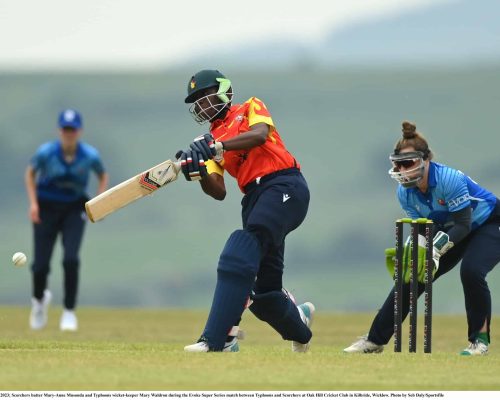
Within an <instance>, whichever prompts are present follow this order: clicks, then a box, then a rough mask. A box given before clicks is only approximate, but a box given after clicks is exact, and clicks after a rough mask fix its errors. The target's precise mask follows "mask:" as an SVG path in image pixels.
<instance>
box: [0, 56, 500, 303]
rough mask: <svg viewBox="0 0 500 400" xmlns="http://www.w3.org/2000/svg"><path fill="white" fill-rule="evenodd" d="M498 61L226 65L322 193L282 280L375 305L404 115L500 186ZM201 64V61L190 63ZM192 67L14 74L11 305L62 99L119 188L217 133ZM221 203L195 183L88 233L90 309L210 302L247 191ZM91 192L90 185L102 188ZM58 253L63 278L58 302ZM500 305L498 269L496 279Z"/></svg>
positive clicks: (2, 112)
mask: <svg viewBox="0 0 500 400" xmlns="http://www.w3.org/2000/svg"><path fill="white" fill-rule="evenodd" d="M499 66H500V65H493V66H487V67H478V66H474V67H463V68H441V69H440V68H432V69H425V68H418V69H413V70H412V69H409V68H404V69H403V68H399V69H398V68H394V69H366V68H365V69H363V68H358V69H353V68H351V69H347V68H346V69H339V70H332V69H314V68H313V67H312V66H309V67H305V66H297V67H296V68H292V69H290V70H287V71H279V72H278V71H271V72H269V71H265V70H243V69H229V70H224V69H222V68H221V69H222V70H223V71H224V73H225V74H226V75H228V76H229V77H230V78H231V79H232V81H233V82H234V90H235V93H236V99H237V101H245V100H246V99H247V98H249V97H250V96H254V95H255V96H258V97H259V98H261V99H262V100H263V101H264V102H265V103H266V104H267V106H268V108H269V110H270V111H271V113H272V116H273V118H274V121H275V124H276V126H277V128H278V130H279V132H280V133H281V135H282V137H283V138H284V140H285V142H286V144H287V146H288V148H289V149H290V150H291V151H292V153H294V154H295V156H296V157H297V159H298V160H299V161H300V162H301V164H302V168H303V172H304V175H305V176H306V178H307V180H308V182H309V185H310V190H311V195H312V198H311V205H310V210H309V215H308V218H307V219H306V221H305V223H304V224H303V226H302V227H301V228H300V229H299V230H297V231H296V232H293V233H292V234H290V236H289V238H288V242H287V249H286V273H285V285H286V286H287V287H288V288H289V289H290V290H292V291H293V292H294V293H295V294H296V296H297V297H298V299H299V300H306V299H310V300H313V301H315V302H316V303H318V306H319V307H320V308H323V309H330V310H340V311H346V312H347V311H353V310H374V309H375V308H376V307H377V306H378V305H379V304H380V303H381V301H382V300H383V299H384V298H385V295H386V292H387V291H388V290H389V289H390V286H391V280H390V278H389V275H388V274H387V272H386V271H385V266H384V261H383V250H384V248H385V247H392V245H393V235H394V231H393V229H394V219H395V218H397V217H399V216H401V211H400V208H399V206H398V203H397V200H396V198H395V188H396V184H395V182H393V181H392V180H391V179H390V178H389V176H388V175H387V170H388V169H389V167H390V164H389V161H388V155H389V153H390V152H391V150H392V148H393V145H394V142H395V141H396V140H397V139H398V138H399V135H400V126H401V125H400V124H401V121H402V120H403V119H409V120H412V121H415V122H416V123H417V128H418V130H419V131H421V132H422V133H423V134H424V135H425V136H426V137H427V139H428V140H429V141H430V144H431V148H432V149H433V150H434V152H435V154H436V160H437V161H440V162H443V163H446V164H449V165H451V166H454V167H458V168H460V169H461V170H463V171H464V172H465V173H467V174H469V175H470V176H471V177H473V178H474V179H475V180H477V181H478V182H479V183H480V184H482V185H484V186H485V187H487V188H489V189H490V190H492V191H494V192H495V193H497V194H500V180H499V175H498V145H499V141H500V139H499V132H498V125H497V123H496V122H497V121H496V115H497V114H498V110H499V109H500V97H499V93H500V72H499V71H500V68H499ZM193 68H194V67H193ZM191 74H192V72H191V70H189V71H179V70H171V71H170V70H169V71H165V72H163V73H160V72H159V73H148V74H145V73H142V74H141V73H134V74H74V73H73V74H71V73H66V74H62V73H58V74H57V75H55V74H2V75H0V88H1V91H2V93H3V94H4V96H3V98H4V102H3V105H2V107H1V108H0V131H1V132H2V134H1V136H0V148H1V149H2V157H1V158H0V163H1V165H0V177H1V180H2V182H3V185H2V200H1V208H0V212H1V221H2V222H1V225H0V235H1V238H2V240H1V242H0V254H1V255H2V260H3V261H2V265H1V266H2V274H1V280H0V302H2V303H5V304H25V303H26V302H27V301H28V300H29V296H30V277H29V273H28V268H25V269H24V270H19V269H15V268H14V267H13V266H11V265H10V256H11V254H13V253H14V252H15V251H24V252H26V253H27V255H28V257H31V255H32V243H31V242H32V237H31V226H30V223H29V220H28V216H27V208H28V202H27V200H26V196H25V190H24V184H23V173H24V169H25V167H26V165H27V163H28V162H29V159H30V157H31V155H32V154H33V153H34V151H35V150H36V148H37V147H38V145H39V144H40V143H42V142H44V141H48V140H52V139H54V138H56V137H57V132H56V116H57V113H58V111H59V110H60V109H61V108H63V107H66V106H73V107H76V108H78V109H79V110H81V111H82V113H83V115H84V123H85V132H84V136H83V140H85V141H87V142H89V143H91V144H92V145H94V146H96V147H97V148H98V149H99V150H100V152H101V155H102V158H103V160H104V162H105V164H106V167H107V169H108V171H109V173H110V176H111V184H112V185H114V184H117V183H119V182H121V181H122V180H124V179H126V178H128V177H130V176H132V175H134V174H136V173H138V172H140V171H142V170H144V169H147V168H148V167H150V166H152V165H154V164H156V163H158V162H160V161H162V160H164V159H167V158H171V157H172V156H173V155H174V153H175V152H176V150H177V149H180V148H183V147H186V146H187V144H188V143H189V141H190V140H191V139H192V138H193V137H194V136H197V135H198V134H201V133H203V132H205V131H206V129H207V127H203V126H201V127H200V126H198V125H197V124H196V123H195V122H194V121H192V119H191V117H190V116H189V114H188V113H187V108H186V106H185V104H183V98H184V93H185V86H186V84H187V81H188V79H189V78H190V76H191ZM226 181H227V183H228V191H229V192H228V196H227V197H226V200H225V201H224V202H217V201H215V200H212V199H211V198H209V197H206V196H204V195H203V194H202V192H201V190H200V188H199V187H198V186H199V184H198V183H188V182H186V181H184V180H183V179H180V180H179V181H177V182H175V183H174V184H172V185H171V186H169V187H167V188H165V189H163V190H161V191H159V192H157V193H156V194H154V195H153V196H151V197H149V198H146V199H143V200H141V201H139V202H137V203H134V204H133V205H131V206H129V207H127V208H126V209H122V210H120V211H118V212H117V213H116V214H114V215H111V216H109V217H108V218H106V219H105V220H104V221H102V222H100V223H97V224H90V223H89V225H88V226H87V231H86V237H85V241H84V246H83V250H82V259H83V262H82V285H81V295H80V299H81V304H88V305H113V306H175V307H197V308H205V307H208V306H209V304H210V301H211V295H212V290H213V287H214V285H215V276H216V275H215V270H216V266H217V260H218V255H219V252H220V250H221V249H222V247H223V245H224V242H225V240H226V238H227V237H228V235H229V234H230V233H231V232H232V231H233V230H234V229H237V228H238V227H239V226H240V217H239V210H240V204H239V202H240V199H241V193H240V192H239V190H238V188H237V186H236V185H235V183H234V180H233V179H232V178H230V179H226ZM94 190H95V180H93V181H92V186H91V193H94ZM60 258H61V255H60V249H59V247H58V248H57V251H56V253H55V256H54V257H53V262H52V271H53V272H52V275H51V285H50V286H51V287H52V289H53V291H54V292H55V295H56V299H57V297H59V298H60V296H61V290H60V286H61V280H60V273H61V268H60ZM490 283H491V286H492V292H493V300H494V306H497V305H500V297H498V296H496V297H495V295H494V293H495V292H498V290H496V289H497V288H499V287H500V273H499V272H498V271H496V270H494V271H493V272H492V273H491V275H490ZM436 298H437V300H436V301H435V308H436V310H437V311H438V312H439V311H441V312H462V311H463V295H462V292H461V284H460V278H459V275H458V268H457V269H456V270H455V271H452V272H451V273H449V274H447V275H446V276H445V277H444V278H443V279H442V280H441V282H439V283H437V284H436Z"/></svg>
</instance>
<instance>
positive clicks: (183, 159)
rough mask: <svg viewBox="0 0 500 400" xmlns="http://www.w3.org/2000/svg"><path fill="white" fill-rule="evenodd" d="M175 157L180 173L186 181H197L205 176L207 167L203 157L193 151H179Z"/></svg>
mask: <svg viewBox="0 0 500 400" xmlns="http://www.w3.org/2000/svg"><path fill="white" fill-rule="evenodd" d="M175 157H176V158H177V159H178V160H179V161H180V163H181V171H182V174H183V175H184V177H185V178H186V180H187V181H199V180H200V179H202V178H203V177H205V176H207V175H208V173H207V167H206V165H205V160H204V158H203V156H202V155H201V154H200V153H198V152H197V151H193V150H186V151H183V150H179V151H178V152H177V154H176V155H175Z"/></svg>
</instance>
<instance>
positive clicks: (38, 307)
mask: <svg viewBox="0 0 500 400" xmlns="http://www.w3.org/2000/svg"><path fill="white" fill-rule="evenodd" d="M51 300H52V293H50V290H48V289H45V290H44V292H43V298H42V299H41V300H38V299H35V298H32V299H31V313H30V328H31V329H33V330H35V331H37V330H40V329H42V328H44V327H45V325H47V321H48V319H49V306H50V302H51Z"/></svg>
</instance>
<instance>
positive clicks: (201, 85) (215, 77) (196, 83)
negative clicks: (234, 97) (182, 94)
mask: <svg viewBox="0 0 500 400" xmlns="http://www.w3.org/2000/svg"><path fill="white" fill-rule="evenodd" d="M213 87H217V88H218V89H217V97H218V98H219V99H221V101H223V102H224V103H229V102H230V101H231V99H230V98H229V97H228V96H227V93H228V91H229V89H230V88H231V81H230V80H229V79H227V78H226V77H225V76H224V75H223V74H222V73H220V72H219V71H217V70H211V69H204V70H202V71H199V72H197V73H196V74H194V75H193V76H192V77H191V79H190V80H189V83H188V87H187V93H188V95H187V97H186V99H185V100H184V102H186V103H193V102H194V101H196V99H197V97H199V95H200V92H202V91H204V90H206V89H209V88H213Z"/></svg>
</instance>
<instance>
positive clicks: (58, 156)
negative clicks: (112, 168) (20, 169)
mask: <svg viewBox="0 0 500 400" xmlns="http://www.w3.org/2000/svg"><path fill="white" fill-rule="evenodd" d="M31 166H32V168H33V169H34V170H35V171H36V172H37V173H38V176H37V183H36V188H37V196H38V198H39V199H40V200H51V201H61V202H71V201H75V200H78V199H81V198H83V197H86V196H87V193H86V190H87V184H88V181H89V174H90V171H91V170H92V171H94V172H95V173H96V174H97V175H101V174H103V173H104V166H103V164H102V161H101V158H100V156H99V153H98V151H97V150H96V149H95V148H94V147H92V146H90V145H88V144H87V143H84V142H78V145H77V149H76V154H75V159H74V160H73V161H72V162H70V163H68V162H66V160H65V159H64V155H63V151H62V147H61V142H60V141H59V140H55V141H52V142H48V143H45V144H43V145H41V146H40V147H39V148H38V150H37V151H36V153H35V155H34V156H33V158H32V159H31Z"/></svg>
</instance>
